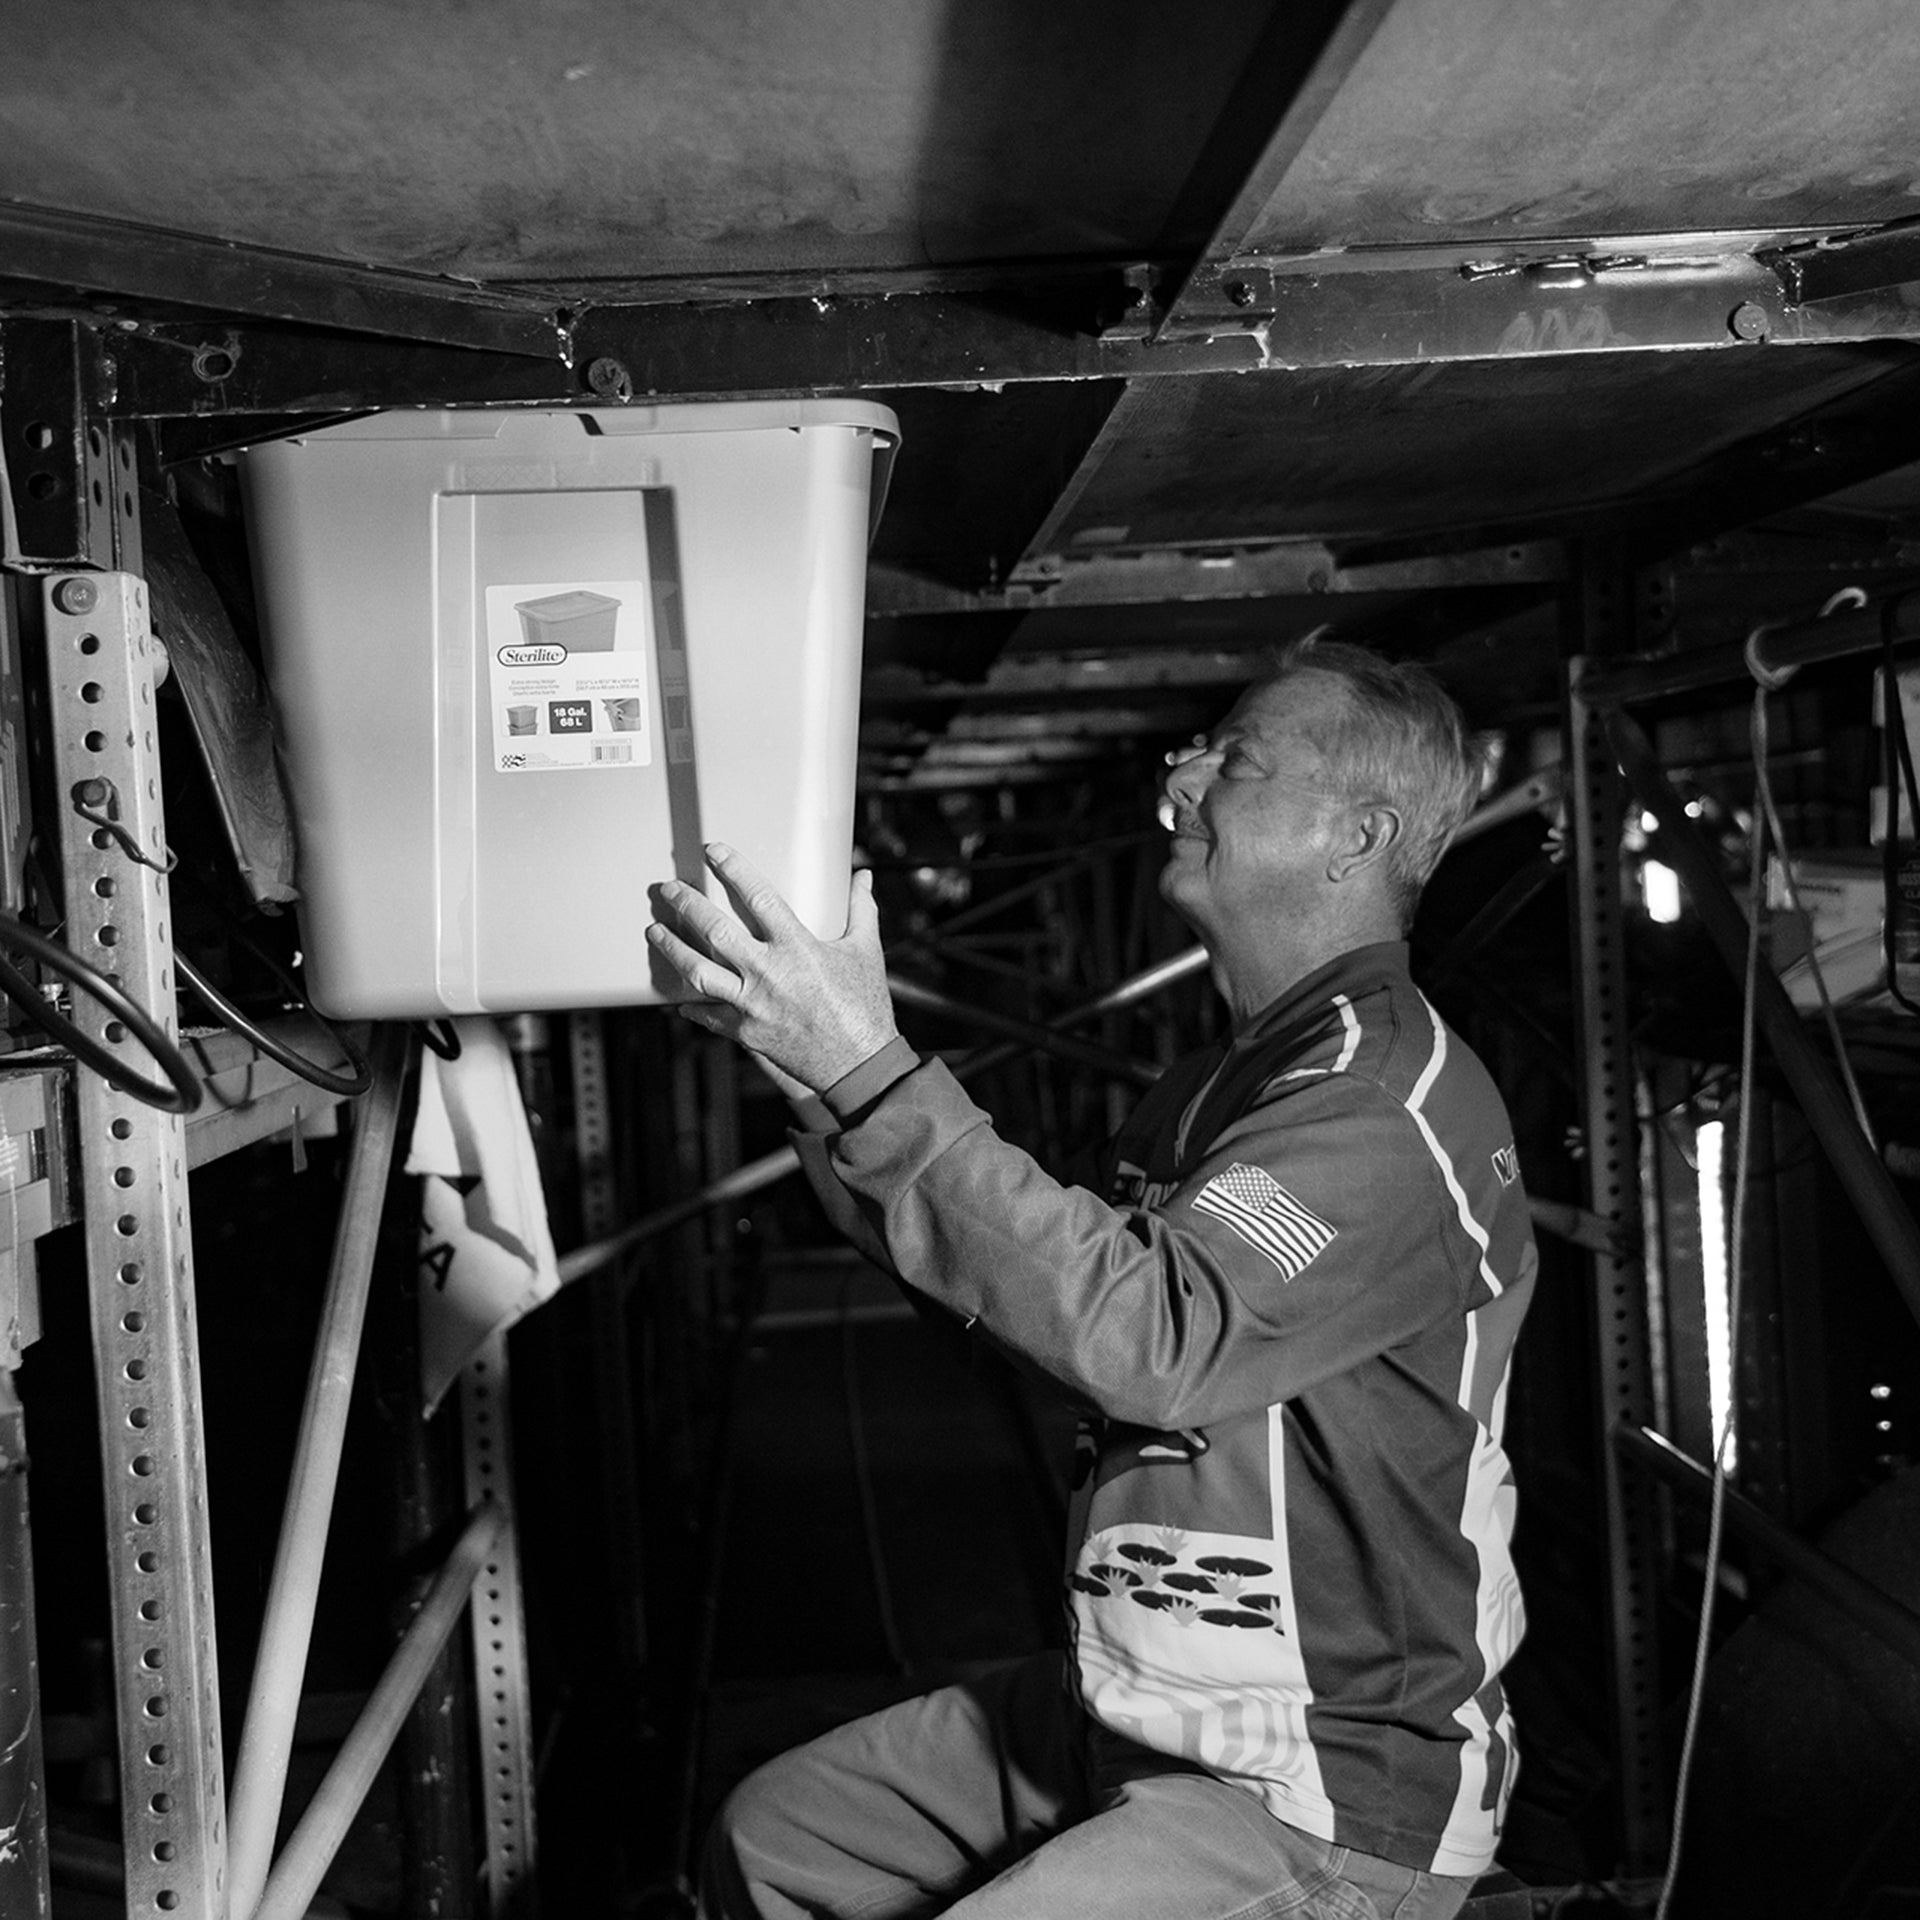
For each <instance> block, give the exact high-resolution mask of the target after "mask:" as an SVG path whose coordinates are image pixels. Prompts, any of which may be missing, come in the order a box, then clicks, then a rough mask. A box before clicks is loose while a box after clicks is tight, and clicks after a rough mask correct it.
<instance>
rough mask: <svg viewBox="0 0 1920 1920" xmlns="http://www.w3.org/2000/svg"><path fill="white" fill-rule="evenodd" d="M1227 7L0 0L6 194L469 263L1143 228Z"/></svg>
mask: <svg viewBox="0 0 1920 1920" xmlns="http://www.w3.org/2000/svg"><path fill="white" fill-rule="evenodd" d="M1268 11H1269V9H1267V8H1265V7H1258V6H1248V5H1247V4H1245V0H1187V4H1185V5H1183V6H1181V7H1178V8H1168V7H1164V6H1161V5H1157V4H1154V0H1052V3H1051V4H1048V5H1046V6H1034V5H1032V4H1030V0H316V4H312V5H307V6H289V5H275V6H262V5H260V4H259V0H92V3H90V4H88V5H86V6H75V5H72V4H70V0H14V4H12V5H10V6H9V7H8V8H7V11H6V26H5V43H6V55H5V59H4V61H0V196H5V197H7V198H11V199H14V200H17V201H21V202H25V203H29V204H32V205H34V206H39V207H46V208H53V209H59V210H63V211H66V212H70V213H82V214H93V215H99V216H105V217H110V218H114V219H119V220H125V221H134V222H139V223H142V224H146V225H150V226H156V227H163V228H169V229H175V230H178V231H181V232H191V233H199V234H204V235H209V236H213V237H216V238H220V239H226V240H235V241H245V242H251V243H254V244H257V245H262V246H270V247H276V248H281V249H287V250H290V251H293V252H296V253H303V254H312V255H322V256H327V257H331V258H336V259H342V260H351V261H355V262H358V263H361V264H366V265H378V266H387V267H405V268H410V269H414V270H418V271H424V272H433V273H441V274H453V275H461V276H467V277H471V278H473V279H477V280H482V281H497V280H512V279H535V280H548V279H560V280H574V279H588V278H590V279H601V280H605V279H614V280H618V279H622V278H629V277H633V278H645V277H652V276H659V275H678V276H696V277H697V276H704V275H719V274H726V275H734V274H742V273H755V272H760V273H767V272H796V271H797V272H806V271H814V272H818V271H824V270H829V269H858V268H863V267H866V268H902V267H923V266H939V265H949V264H953V263H964V262H972V261H978V260H982V259H1031V258H1035V257H1041V256H1059V255H1078V254H1086V253H1093V254H1099V255H1112V254H1115V253H1123V254H1127V253H1134V252H1138V251H1140V250H1141V249H1143V248H1145V247H1146V246H1148V245H1149V244H1151V242H1152V241H1153V240H1154V238H1155V236H1156V235H1157V234H1158V233H1159V232H1160V230H1161V228H1162V225H1163V223H1164V222H1165V220H1166V219H1167V217H1168V214H1169V211H1170V209H1171V208H1172V207H1173V205H1174V204H1175V202H1176V200H1177V198H1178V195H1179V192H1180V189H1181V187H1182V186H1183V184H1184V182H1185V181H1186V179H1187V177H1188V174H1189V173H1190V171H1191V170H1192V168H1193V166H1194V164H1195V161H1196V157H1197V156H1198V154H1199V153H1200V152H1201V150H1202V148H1203V147H1204V145H1205V143H1206V141H1207V138H1208V136H1209V134H1210V133H1211V131H1212V129H1213V126H1214V123H1215V120H1216V117H1217V116H1218V115H1219V113H1220V111H1221V109H1222V105H1223V103H1224V102H1225V101H1226V99H1227V98H1228V96H1229V95H1230V94H1231V93H1232V91H1233V89H1234V86H1235V84H1236V82H1237V81H1238V79H1239V76H1240V73H1241V69H1242V67H1243V65H1244V63H1245V60H1246V57H1247V53H1248V50H1249V48H1250V47H1251V46H1252V45H1253V44H1254V43H1255V41H1256V40H1257V39H1258V37H1259V35H1260V32H1261V30H1262V28H1263V27H1264V25H1265V22H1266V15H1267V12H1268Z"/></svg>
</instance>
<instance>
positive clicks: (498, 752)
mask: <svg viewBox="0 0 1920 1920" xmlns="http://www.w3.org/2000/svg"><path fill="white" fill-rule="evenodd" d="M486 620H487V663H488V664H487V691H488V697H489V703H490V706H491V709H492V715H493V727H492V732H493V764H494V766H495V767H496V768H497V769H498V770H499V771H500V772H502V773H552V772H556V771H565V770H569V769H572V768H587V769H597V768H602V767H644V766H647V765H649V764H651V762H652V760H653V712H652V705H651V702H650V700H649V698H648V693H647V689H648V686H649V684H650V682H651V679H652V675H651V673H650V672H649V670H648V663H647V630H648V600H647V584H646V582H645V581H644V580H535V581H526V582H522V583H520V584H517V585H513V586H497V587H488V588H487V590H486Z"/></svg>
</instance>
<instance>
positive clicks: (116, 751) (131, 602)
mask: <svg viewBox="0 0 1920 1920" xmlns="http://www.w3.org/2000/svg"><path fill="white" fill-rule="evenodd" d="M127 489H128V490H129V491H130V489H131V480H130V479H129V480H128V481H127ZM42 621H43V632H44V636H45V642H46V654H47V690H48V693H47V723H48V731H49V733H50V735H51V748H52V756H51V757H52V764H53V779H52V782H51V789H52V791H53V792H54V793H55V794H56V795H58V796H61V797H63V798H64V797H66V796H71V795H73V794H75V793H76V792H77V791H80V790H81V789H82V787H83V783H86V782H100V781H107V782H111V793H112V796H113V798H112V806H113V808H115V809H117V812H118V829H119V830H118V832H117V833H115V832H109V831H107V830H106V829H105V828H103V827H97V826H89V824H88V823H87V822H86V821H83V820H82V819H81V818H80V817H79V816H78V814H76V813H75V812H74V811H73V809H72V808H71V807H68V806H62V807H60V808H59V809H58V817H57V819H56V820H55V821H53V822H48V823H46V824H47V826H48V827H49V829H50V830H51V831H53V832H57V834H58V836H59V842H60V848H61V856H62V869H63V874H64V878H65V882H66V909H67V921H66V929H65V937H66V941H67V944H68V945H69V946H70V947H71V948H72V949H73V951H74V952H75V953H77V954H79V955H80V956H82V957H83V958H88V959H91V960H92V961H93V962H94V964H95V965H96V966H99V967H101V968H102V969H104V970H106V971H110V972H111V973H113V974H115V975H117V976H118V979H119V984H120V987H121V990H122V991H123V992H124V993H125V994H126V995H127V996H128V997H129V998H130V999H132V1000H133V1001H135V1002H136V1003H137V1004H138V1005H140V1006H141V1007H143V1008H145V1009H146V1010H147V1011H148V1012H149V1013H150V1014H151V1016H152V1017H153V1019H154V1020H155V1022H156V1023H157V1024H158V1025H159V1026H160V1028H161V1029H162V1030H163V1032H164V1033H166V1034H167V1035H168V1036H169V1037H170V1038H171V1037H173V1036H175V1035H176V1034H177V1027H176V1023H175V1019H174V1012H173V1002H174V984H175V983H174V970H173V952H172V945H171V942H172V931H173V929H172V914H171V911H170V907H169V902H168V893H167V878H166V873H165V871H164V868H165V864H166V860H165V850H166V835H165V823H164V818H163V814H162V810H161V802H160V755H159V747H158V742H157V738H156V723H155V716H154V694H153V689H154V680H155V677H156V665H157V660H158V652H157V649H156V647H155V644H154V641H153V639H152V636H151V633H150V632H149V629H148V613H147V596H146V587H145V585H144V584H143V583H142V582H141V581H140V580H138V579H137V578H135V577H134V576H133V575H131V574H126V573H77V574H68V575H64V576H62V575H55V576H52V577H49V578H48V579H46V580H44V581H43V582H42ZM98 790H99V789H98V788H88V789H87V791H89V792H97V791H98ZM95 811H96V812H98V811H99V809H97V808H96V809H95ZM76 1000H77V1001H78V1005H77V1006H76V1008H75V1015H76V1018H77V1020H78V1022H79V1024H80V1026H81V1027H82V1029H83V1030H84V1031H85V1033H86V1034H87V1036H88V1037H89V1038H90V1039H93V1040H95V1041H97V1042H98V1043H99V1045H101V1046H102V1047H104V1048H105V1049H106V1050H107V1051H109V1052H111V1053H116V1054H123V1055H127V1056H129V1057H128V1066H129V1069H130V1070H132V1071H135V1072H144V1071H146V1069H145V1066H144V1063H143V1062H141V1061H140V1060H139V1058H138V1053H139V1049H138V1047H137V1045H135V1044H133V1043H132V1036H131V1035H130V1034H129V1033H128V1032H127V1030H126V1029H125V1028H124V1027H123V1026H122V1025H121V1023H120V1022H119V1021H118V1020H116V1019H114V1018H113V1017H112V1016H111V1014H110V1013H109V1012H108V1011H107V1010H106V1009H105V1008H104V1007H102V1006H100V1005H98V1004H97V1003H95V1002H93V1001H91V1000H90V999H88V998H87V996H85V995H84V994H80V995H76ZM76 1109H77V1120H78V1132H79V1147H80V1165H81V1186H82V1195H83V1201H84V1206H85V1239H86V1251H87V1271H88V1285H89V1292H90V1294H91V1299H92V1309H93V1338H94V1366H95V1371H96V1376H97V1379H98V1383H99V1417H100V1443H101V1456H102V1463H103V1469H104V1474H105V1483H106V1509H107V1569H108V1576H109V1581H110V1586H111V1594H112V1622H113V1650H114V1651H113V1669H114V1687H115V1693H116V1696H117V1701H118V1708H119V1726H120V1788H121V1819H122V1833H123V1844H124V1849H125V1854H126V1878H127V1911H128V1913H129V1914H142V1915H144V1914H169V1915H175V1916H178V1920H224V1916H225V1912H226V1866H227V1849H226V1825H225V1814H224V1809H223V1781H222V1768H221V1751H220V1716H219V1711H218V1699H217V1687H218V1676H217V1670H216V1666H215V1661H214V1634H213V1580H212V1571H211V1564H210V1558H209V1553H208V1521H207V1476H206V1452H205V1442H204V1437H203V1434H202V1430H201V1413H200V1378H199V1340H198V1333H197V1329H196V1326H195V1320H194V1297H193V1241H192V1236H191V1233H190V1231H189V1226H188V1213H187V1155H186V1145H185V1139H184V1125H183V1122H182V1120H181V1117H180V1116H179V1115H178V1114H177V1113H163V1112H160V1111H158V1110H157V1109H155V1108H154V1107H151V1106H147V1105H144V1104H142V1103H141V1102H140V1101H139V1100H137V1099H134V1098H132V1097H131V1096H129V1095H128V1094H126V1093H123V1092H120V1091H119V1090H118V1089H117V1088H115V1087H113V1086H110V1085H109V1084H108V1083H107V1081H106V1080H105V1079H103V1078H102V1077H101V1076H100V1075H99V1074H97V1073H93V1072H89V1071H87V1070H85V1069H84V1068H83V1069H80V1070H79V1072H78V1084H77V1088H76Z"/></svg>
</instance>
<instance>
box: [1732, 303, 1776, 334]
mask: <svg viewBox="0 0 1920 1920" xmlns="http://www.w3.org/2000/svg"><path fill="white" fill-rule="evenodd" d="M1727 326H1728V327H1729V329H1730V330H1731V331H1732V333H1733V337H1734V338H1735V339H1736V340H1764V339H1766V337H1767V336H1768V335H1769V334H1770V333H1772V331H1773V322H1772V321H1771V320H1770V319H1769V318H1768V317H1767V310H1766V308H1765V307H1761V306H1756V305H1755V304H1754V303H1753V302H1752V301H1751V300H1742V301H1741V302H1740V304H1739V305H1738V306H1737V307H1735V308H1734V310H1733V311H1732V312H1731V313H1730V314H1728V315H1727Z"/></svg>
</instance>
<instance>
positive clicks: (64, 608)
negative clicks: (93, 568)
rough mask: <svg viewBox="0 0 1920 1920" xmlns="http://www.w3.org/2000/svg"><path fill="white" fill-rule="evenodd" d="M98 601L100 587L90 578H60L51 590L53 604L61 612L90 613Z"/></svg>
mask: <svg viewBox="0 0 1920 1920" xmlns="http://www.w3.org/2000/svg"><path fill="white" fill-rule="evenodd" d="M99 601H100V589H99V588H98V587H96V586H95V585H94V584H93V582H92V581H91V580H62V581H61V582H60V584H59V585H58V586H57V587H55V588H54V590H53V604H54V605H55V606H56V607H58V608H59V609H60V611H61V612H62V613H91V612H92V611H93V610H94V608H95V607H96V606H97V605H98V604H99Z"/></svg>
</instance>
